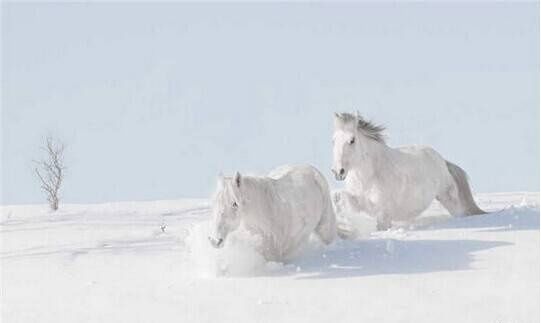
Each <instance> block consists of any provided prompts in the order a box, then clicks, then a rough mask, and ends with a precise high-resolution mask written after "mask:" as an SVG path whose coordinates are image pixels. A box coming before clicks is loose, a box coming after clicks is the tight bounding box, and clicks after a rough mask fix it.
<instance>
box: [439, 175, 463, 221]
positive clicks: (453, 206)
mask: <svg viewBox="0 0 541 323" xmlns="http://www.w3.org/2000/svg"><path fill="white" fill-rule="evenodd" d="M436 200H438V202H440V203H441V205H443V207H444V208H446V209H447V211H449V213H450V214H451V215H463V214H464V208H463V207H462V204H461V203H460V198H459V196H458V189H457V188H456V185H455V184H454V183H451V184H450V185H449V186H448V187H446V188H445V189H444V190H443V191H442V192H441V193H440V194H438V196H436Z"/></svg>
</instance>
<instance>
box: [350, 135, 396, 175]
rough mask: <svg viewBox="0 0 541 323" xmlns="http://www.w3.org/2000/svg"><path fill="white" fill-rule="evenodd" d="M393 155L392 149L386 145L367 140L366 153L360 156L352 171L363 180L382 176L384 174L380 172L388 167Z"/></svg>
mask: <svg viewBox="0 0 541 323" xmlns="http://www.w3.org/2000/svg"><path fill="white" fill-rule="evenodd" d="M392 155H393V152H392V149H391V148H390V147H389V146H387V145H386V144H385V143H381V142H378V141H375V140H371V139H366V143H365V151H364V152H363V153H361V154H360V156H359V157H358V159H357V163H355V164H354V165H353V167H352V170H353V171H354V172H355V175H356V177H358V178H359V179H361V180H369V179H371V178H373V177H375V176H380V174H382V172H380V171H379V170H380V169H382V168H386V167H388V165H389V161H390V159H391V158H392Z"/></svg>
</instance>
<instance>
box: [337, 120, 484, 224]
mask: <svg viewBox="0 0 541 323" xmlns="http://www.w3.org/2000/svg"><path fill="white" fill-rule="evenodd" d="M334 128H335V129H334V135H333V145H334V147H333V154H334V161H333V168H332V171H333V173H334V176H335V178H336V180H339V181H344V180H345V184H346V187H345V189H344V190H342V191H338V192H337V193H335V195H334V197H333V199H334V202H335V205H336V209H337V211H338V212H341V211H343V210H352V211H355V212H360V211H364V212H366V213H368V214H369V215H371V216H374V217H375V218H376V220H377V228H378V230H385V229H388V228H389V227H390V226H391V224H392V221H393V220H399V221H403V220H410V219H412V218H414V217H416V216H418V215H419V214H420V213H421V212H423V211H424V210H425V209H426V208H428V206H429V205H430V203H431V202H432V201H433V200H434V199H437V200H438V201H439V202H440V203H441V204H442V205H443V206H444V207H445V208H446V209H447V210H448V211H449V212H450V213H451V214H452V215H473V214H482V213H485V212H484V211H483V210H481V209H480V208H479V207H478V206H477V204H476V203H475V201H474V199H473V196H472V193H471V190H470V187H469V184H468V179H467V175H466V172H465V171H464V170H463V169H461V168H460V167H458V166H457V165H455V164H453V163H451V162H449V161H447V160H445V159H444V158H443V157H442V156H441V155H440V154H439V153H438V152H436V151H435V150H434V149H432V148H430V147H424V146H406V147H400V148H391V147H389V146H387V145H386V144H385V141H384V138H383V134H382V132H383V130H385V128H384V127H382V126H378V125H374V124H373V123H371V122H369V121H367V120H365V119H363V118H362V117H361V116H359V115H353V114H350V113H335V119H334Z"/></svg>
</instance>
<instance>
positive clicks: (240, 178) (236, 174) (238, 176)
mask: <svg viewBox="0 0 541 323" xmlns="http://www.w3.org/2000/svg"><path fill="white" fill-rule="evenodd" d="M234 180H235V185H237V187H240V182H241V180H242V177H241V176H240V173H239V172H236V173H235V177H234Z"/></svg>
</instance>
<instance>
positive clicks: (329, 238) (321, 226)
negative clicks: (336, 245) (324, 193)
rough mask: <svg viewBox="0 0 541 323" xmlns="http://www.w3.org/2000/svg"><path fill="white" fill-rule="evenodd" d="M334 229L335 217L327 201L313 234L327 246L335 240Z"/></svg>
mask: <svg viewBox="0 0 541 323" xmlns="http://www.w3.org/2000/svg"><path fill="white" fill-rule="evenodd" d="M336 229H337V228H336V215H335V214H334V210H333V208H332V203H331V200H330V199H329V200H328V201H327V206H326V207H325V210H324V211H323V214H322V215H321V219H320V220H319V223H318V224H317V226H316V228H315V232H316V234H317V235H318V236H319V238H320V239H321V241H323V242H324V243H325V244H329V243H331V242H333V241H334V239H335V238H336V234H337V231H336Z"/></svg>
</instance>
